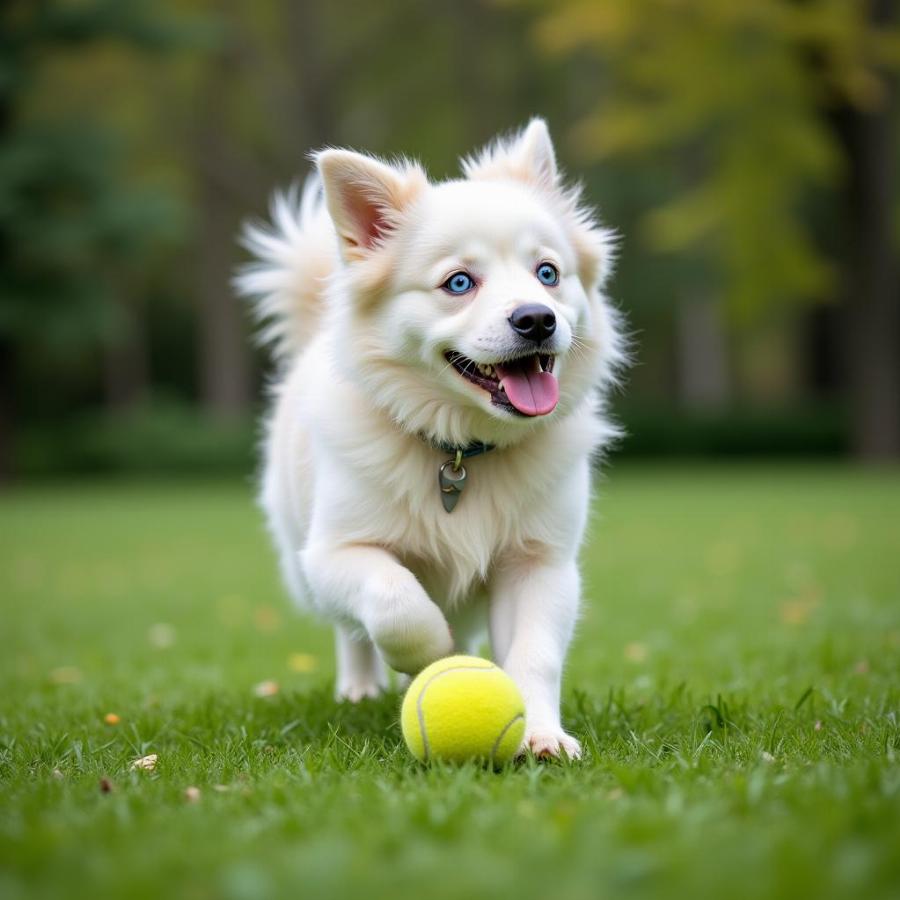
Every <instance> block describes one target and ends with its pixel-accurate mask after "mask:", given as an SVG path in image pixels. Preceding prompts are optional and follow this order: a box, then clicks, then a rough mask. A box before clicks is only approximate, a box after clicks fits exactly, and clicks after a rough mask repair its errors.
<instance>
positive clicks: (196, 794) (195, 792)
mask: <svg viewBox="0 0 900 900" xmlns="http://www.w3.org/2000/svg"><path fill="white" fill-rule="evenodd" d="M184 799H185V800H187V802H188V803H197V802H198V801H199V800H200V788H198V787H194V786H193V785H192V786H191V787H186V788H185V789H184Z"/></svg>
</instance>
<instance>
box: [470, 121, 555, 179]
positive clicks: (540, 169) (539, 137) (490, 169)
mask: <svg viewBox="0 0 900 900" xmlns="http://www.w3.org/2000/svg"><path fill="white" fill-rule="evenodd" d="M463 171H464V172H465V174H466V176H467V177H468V178H516V179H518V180H519V181H525V182H528V183H530V184H536V185H540V186H541V187H546V188H553V187H556V186H557V185H558V184H559V169H558V168H557V166H556V153H555V152H554V150H553V141H551V140H550V131H549V130H548V128H547V123H546V122H545V121H544V120H543V119H532V120H531V121H530V122H529V123H528V125H526V126H525V128H523V129H522V130H521V131H520V132H519V133H518V134H517V135H515V136H513V137H512V138H507V139H501V140H499V141H496V142H495V143H493V144H490V145H489V146H488V147H486V148H485V149H484V150H482V151H481V153H479V154H477V155H476V156H475V157H470V158H469V159H466V160H464V162H463Z"/></svg>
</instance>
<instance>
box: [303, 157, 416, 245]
mask: <svg viewBox="0 0 900 900" xmlns="http://www.w3.org/2000/svg"><path fill="white" fill-rule="evenodd" d="M315 161H316V166H317V167H318V170H319V175H320V177H321V178H322V185H323V187H324V189H325V203H326V205H327V206H328V212H329V213H330V214H331V219H332V221H333V222H334V226H335V229H336V230H337V233H338V237H339V239H340V244H341V253H342V254H343V257H344V259H345V260H347V261H348V262H350V261H353V260H356V259H365V258H366V257H367V256H369V254H370V253H371V251H372V250H374V249H377V248H378V247H379V246H380V245H381V244H382V243H383V241H384V239H385V238H386V237H387V236H388V235H389V234H390V233H391V231H393V230H394V229H395V228H396V227H397V224H398V222H399V221H400V218H401V216H402V214H403V211H404V210H405V209H406V208H408V207H409V205H410V204H411V203H412V202H413V200H415V198H416V197H418V196H419V194H420V193H421V191H422V190H423V189H424V188H425V186H426V185H427V184H428V179H427V178H426V177H425V173H424V172H423V171H422V169H421V168H420V167H419V166H418V165H416V164H415V163H410V162H406V161H404V162H402V163H399V164H396V165H394V164H388V163H383V162H380V161H379V160H377V159H373V158H372V157H371V156H364V155H363V154H362V153H354V152H353V151H352V150H322V151H321V152H319V153H317V154H316V155H315Z"/></svg>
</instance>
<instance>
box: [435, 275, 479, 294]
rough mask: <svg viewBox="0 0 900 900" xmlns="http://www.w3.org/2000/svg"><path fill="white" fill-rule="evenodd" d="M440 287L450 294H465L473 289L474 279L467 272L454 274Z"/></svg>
mask: <svg viewBox="0 0 900 900" xmlns="http://www.w3.org/2000/svg"><path fill="white" fill-rule="evenodd" d="M441 287H442V288H443V289H444V290H445V291H449V292H450V293H451V294H467V293H468V292H469V291H471V290H472V288H473V287H475V279H474V278H473V277H472V276H471V275H470V274H469V273H468V272H454V273H453V274H452V275H451V276H450V277H449V278H448V279H447V280H446V281H445V282H444V283H443V284H442V285H441Z"/></svg>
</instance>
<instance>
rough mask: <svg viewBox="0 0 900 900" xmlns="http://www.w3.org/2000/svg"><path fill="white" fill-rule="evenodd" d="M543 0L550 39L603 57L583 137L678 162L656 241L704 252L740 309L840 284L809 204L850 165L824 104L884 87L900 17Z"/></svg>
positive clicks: (540, 33) (678, 1)
mask: <svg viewBox="0 0 900 900" xmlns="http://www.w3.org/2000/svg"><path fill="white" fill-rule="evenodd" d="M541 10H542V12H541V14H540V16H539V20H538V24H537V26H536V37H537V41H538V43H539V44H540V46H541V47H543V48H545V49H546V51H547V52H549V53H551V54H556V55H561V56H565V57H567V58H571V57H575V56H577V55H578V54H579V53H587V54H591V55H593V56H595V57H598V58H599V59H600V60H601V66H602V75H601V78H600V82H599V85H598V87H599V92H598V96H597V98H596V102H595V103H594V104H593V107H592V109H591V110H590V111H589V112H588V113H587V114H586V115H585V116H583V117H582V118H581V120H580V121H579V122H578V123H577V125H576V126H575V127H574V129H573V132H572V135H571V137H572V141H573V143H574V144H575V145H576V146H577V147H579V148H580V150H581V152H582V153H583V154H584V155H585V156H586V157H587V158H590V159H595V160H602V159H614V158H619V159H621V158H626V159H630V160H640V159H642V158H643V159H652V160H656V161H657V162H658V161H659V160H665V161H666V164H667V165H669V166H670V167H671V168H672V169H673V170H674V171H675V172H676V173H677V175H676V178H675V179H674V185H673V188H672V190H671V191H670V192H669V193H668V194H667V195H666V196H660V197H659V198H657V201H656V202H655V203H654V205H653V206H652V208H651V209H650V211H649V212H648V213H647V215H646V216H645V218H644V222H643V226H644V229H645V235H646V237H647V238H648V240H649V241H650V242H651V244H652V246H654V247H655V248H657V249H659V250H661V251H671V252H673V253H682V254H683V253H689V252H695V253H697V254H698V255H699V257H700V258H702V259H703V260H705V261H706V262H707V263H708V264H709V265H710V266H711V267H712V269H713V270H714V271H715V272H716V273H717V276H718V282H719V283H718V285H717V290H716V293H717V294H718V295H720V296H723V297H724V298H725V299H726V300H727V301H728V302H729V303H730V305H731V307H732V309H734V310H737V311H739V312H741V313H748V312H753V311H758V310H760V309H764V308H766V307H770V308H771V306H773V305H775V304H778V303H781V302H784V301H789V300H797V299H804V298H817V297H821V296H823V295H825V294H827V293H828V292H829V291H830V290H831V289H832V288H833V287H834V280H835V274H836V272H835V268H834V266H833V265H832V263H831V261H830V260H828V259H826V258H825V256H824V254H823V252H822V250H821V248H820V247H819V246H817V243H816V241H815V239H814V234H813V223H812V222H811V217H810V216H809V214H808V212H809V210H808V204H809V202H810V198H811V196H813V195H815V194H816V192H822V191H829V190H830V189H832V188H833V187H834V186H835V185H837V184H839V183H840V181H841V179H842V176H843V165H844V162H843V159H842V155H841V149H840V147H839V145H838V143H837V141H836V137H835V134H834V132H833V130H831V129H829V127H828V123H827V115H828V113H829V111H830V110H832V109H834V108H836V107H838V106H840V105H843V104H851V105H853V106H856V107H859V108H862V109H867V110H871V109H877V108H879V107H880V106H882V105H883V104H885V103H886V102H887V100H886V86H885V83H884V79H883V75H882V70H884V69H890V68H896V67H897V65H898V63H900V34H898V32H897V31H896V30H891V29H886V28H879V27H876V26H875V25H874V24H872V22H871V20H870V17H869V12H868V4H866V3H864V2H862V0H804V2H793V0H754V2H752V3H722V2H719V0H630V2H628V3H596V2H593V0H560V2H558V3H554V4H552V5H550V6H548V5H543V4H542V5H541Z"/></svg>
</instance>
